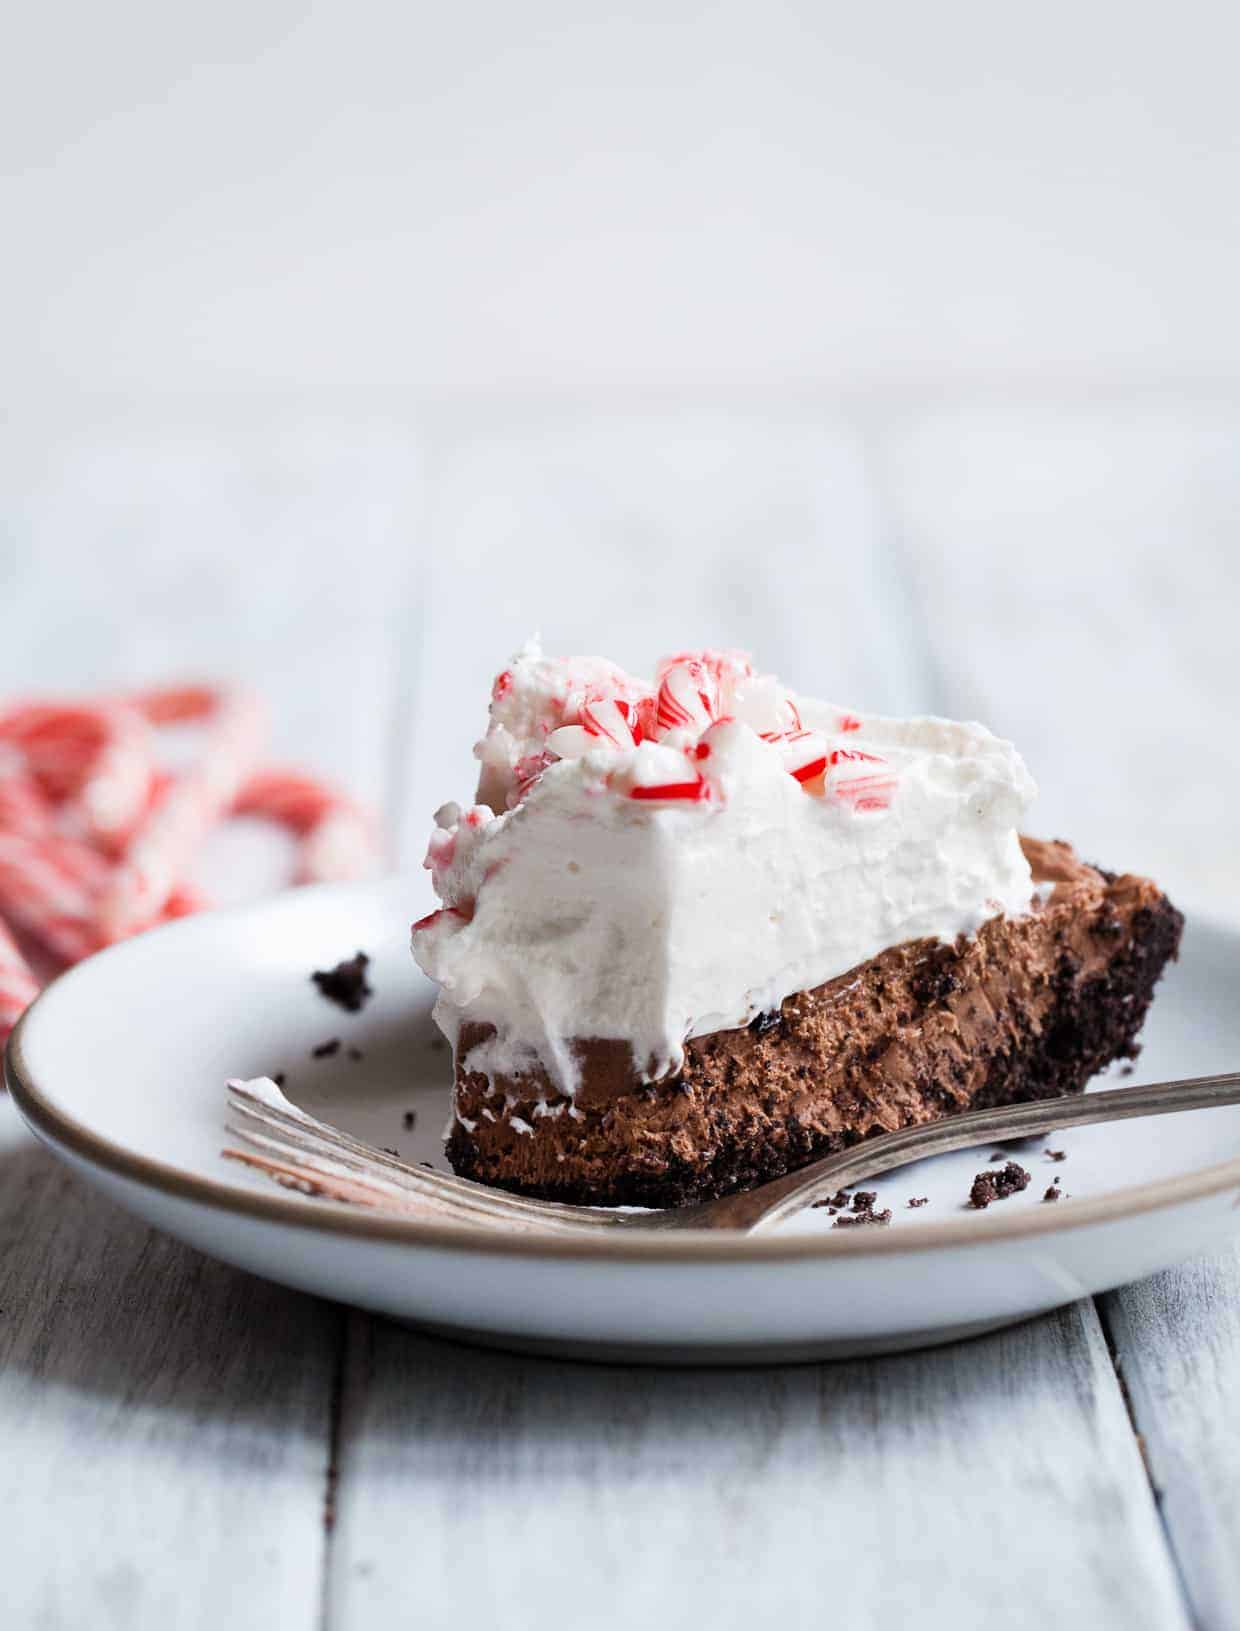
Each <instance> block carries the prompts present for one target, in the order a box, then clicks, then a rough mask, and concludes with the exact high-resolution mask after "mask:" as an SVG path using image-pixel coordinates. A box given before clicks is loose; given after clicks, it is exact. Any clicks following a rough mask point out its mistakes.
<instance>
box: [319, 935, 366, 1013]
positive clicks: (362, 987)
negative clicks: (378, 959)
mask: <svg viewBox="0 0 1240 1631" xmlns="http://www.w3.org/2000/svg"><path fill="white" fill-rule="evenodd" d="M369 963H370V958H369V957H367V955H366V953H365V952H364V951H359V952H358V954H357V956H356V957H346V958H345V960H344V962H342V963H337V964H336V966H335V968H329V969H316V970H315V971H314V973H313V974H312V975H311V976H310V978H311V979H312V980H313V981H314V983H315V985H317V986H318V988H319V990H320V991H321V992H322V993H323V995H324V996H325V997H326V998H327V1000H328V1002H334V1003H338V1004H339V1006H340V1007H341V1008H344V1009H347V1010H348V1012H349V1013H350V1014H356V1013H357V1012H358V1011H359V1009H362V1008H364V1007H365V1006H366V1002H367V999H368V998H370V997H373V996H374V992H373V991H372V990H371V988H370V986H369V985H368V984H367V981H366V969H367V966H368V964H369Z"/></svg>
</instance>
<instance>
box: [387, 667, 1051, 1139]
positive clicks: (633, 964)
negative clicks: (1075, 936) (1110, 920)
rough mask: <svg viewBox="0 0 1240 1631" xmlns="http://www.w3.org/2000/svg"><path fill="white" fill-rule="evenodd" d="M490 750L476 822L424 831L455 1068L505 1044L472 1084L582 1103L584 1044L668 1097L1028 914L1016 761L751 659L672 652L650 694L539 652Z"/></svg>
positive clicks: (1028, 785) (481, 750)
mask: <svg viewBox="0 0 1240 1631" xmlns="http://www.w3.org/2000/svg"><path fill="white" fill-rule="evenodd" d="M476 752H477V756H478V758H479V760H480V761H481V765H482V770H481V776H480V780H479V786H478V802H477V803H476V804H474V805H473V806H472V807H470V808H468V809H462V808H461V807H460V806H458V805H455V804H448V805H444V806H443V808H442V809H441V810H439V811H438V813H437V815H436V818H435V819H436V826H435V831H434V833H433V835H432V837H431V842H430V847H429V850H428V853H427V859H426V865H427V866H428V867H429V868H430V870H431V874H432V879H433V882H434V886H435V891H436V893H437V895H438V896H439V898H440V900H441V901H443V903H444V904H443V906H442V908H441V909H440V910H438V911H436V912H433V913H431V914H430V916H429V917H426V918H423V919H422V920H421V921H420V922H419V923H416V924H415V925H414V928H413V950H414V955H415V957H416V958H417V960H418V962H419V964H420V965H421V966H422V968H423V969H424V970H425V971H426V973H427V974H429V975H430V976H431V977H432V978H433V979H435V980H437V981H438V982H439V984H440V987H441V993H440V998H439V1002H438V1004H437V1007H436V1017H437V1019H438V1021H439V1023H440V1025H441V1027H442V1028H443V1030H444V1031H445V1033H446V1034H447V1036H448V1037H449V1039H450V1040H451V1041H452V1042H453V1045H454V1046H455V1044H456V1040H457V1037H458V1034H459V1029H460V1026H461V1024H462V1022H463V1021H466V1020H470V1021H478V1022H482V1023H485V1024H487V1025H490V1026H493V1027H494V1030H495V1034H494V1035H493V1036H492V1037H490V1038H489V1039H488V1040H487V1041H486V1042H484V1043H482V1044H481V1045H480V1046H478V1047H476V1048H475V1049H473V1050H472V1052H471V1053H470V1055H469V1056H468V1057H467V1059H466V1060H465V1061H464V1063H465V1065H466V1068H467V1069H470V1070H478V1071H482V1072H483V1073H485V1074H486V1075H488V1076H490V1077H492V1079H494V1078H495V1077H496V1076H504V1077H513V1076H518V1077H519V1076H522V1075H528V1074H530V1073H532V1072H534V1071H536V1070H538V1069H539V1067H541V1068H542V1069H543V1070H545V1071H546V1073H547V1074H548V1076H549V1077H550V1079H551V1081H552V1082H553V1083H554V1084H555V1086H556V1088H557V1089H558V1090H559V1091H560V1092H562V1093H563V1094H565V1095H567V1096H568V1097H569V1098H570V1099H571V1097H572V1096H573V1094H574V1092H575V1090H576V1087H577V1083H578V1064H577V1057H576V1050H575V1047H574V1042H575V1041H576V1040H580V1039H587V1038H605V1039H622V1040H626V1041H628V1042H629V1044H630V1046H631V1048H632V1052H633V1059H634V1066H635V1069H636V1070H637V1072H638V1073H639V1074H640V1075H641V1076H642V1077H643V1078H644V1079H646V1080H655V1079H658V1078H660V1077H662V1076H664V1075H666V1074H668V1073H669V1072H672V1071H675V1070H677V1069H678V1068H679V1067H680V1065H681V1063H682V1061H683V1056H684V1044H685V1042H686V1040H687V1039H688V1038H690V1037H693V1036H700V1035H705V1034H707V1033H709V1032H711V1031H717V1030H727V1029H731V1028H734V1027H737V1026H741V1025H745V1024H748V1023H749V1022H750V1021H751V1020H752V1019H754V1018H755V1017H756V1016H757V1015H759V1014H762V1013H766V1012H770V1011H771V1010H773V1009H775V1008H778V1006H779V1004H780V1003H781V1002H782V1001H783V1000H784V998H785V997H788V996H790V995H791V994H793V993H794V992H797V991H802V990H807V989H810V988H812V987H814V986H817V985H821V984H823V983H824V982H825V981H827V980H830V979H833V978H835V977H836V976H838V975H840V974H844V973H846V972H847V971H848V970H849V969H851V968H854V967H856V966H857V965H858V964H859V963H863V962H865V961H867V960H868V959H869V958H871V957H874V956H876V955H877V954H878V953H879V952H881V951H883V950H885V949H886V948H887V947H889V946H892V945H897V944H899V943H900V942H902V941H906V940H914V939H919V938H922V937H929V938H935V939H941V940H954V939H955V938H956V936H958V935H960V934H972V933H975V932H976V930H977V929H978V928H979V927H980V925H981V924H982V923H983V922H984V921H985V920H986V919H987V918H989V917H992V916H994V915H996V914H998V913H1007V914H1009V915H1018V914H1021V913H1024V912H1027V911H1028V910H1029V909H1030V906H1031V902H1032V897H1033V883H1032V879H1031V876H1030V871H1029V865H1028V863H1027V862H1026V860H1025V858H1024V856H1023V854H1022V853H1021V849H1020V845H1019V842H1018V840H1017V828H1018V825H1019V823H1020V820H1021V816H1022V813H1023V811H1024V809H1025V807H1026V805H1027V803H1028V801H1029V800H1030V799H1031V798H1032V797H1033V794H1034V786H1033V783H1032V781H1031V779H1030V777H1029V774H1028V772H1027V771H1026V769H1025V766H1024V764H1023V762H1022V760H1021V759H1020V757H1019V755H1018V754H1017V753H1016V751H1015V750H1014V749H1013V748H1012V747H1011V746H1010V744H1008V743H1006V742H1003V741H1000V740H999V739H998V738H997V737H995V736H992V735H991V733H990V732H989V731H987V730H985V729H984V728H983V727H982V726H980V725H966V724H955V723H953V722H951V721H948V720H943V719H934V718H922V719H908V720H896V719H883V718H877V717H872V716H866V715H859V714H855V713H851V712H849V711H847V710H845V709H843V708H838V707H835V706H834V705H833V704H830V703H826V702H818V701H814V700H813V699H811V698H808V697H800V696H794V695H793V694H792V693H790V692H789V691H787V690H786V689H785V688H784V687H783V686H782V685H781V684H780V683H779V681H778V680H776V679H775V678H774V677H773V676H771V675H760V674H756V673H755V672H754V670H753V667H752V665H751V663H750V661H749V659H748V658H747V657H746V656H745V655H744V654H743V653H739V652H732V651H724V652H697V653H681V654H680V655H678V656H676V657H673V658H669V659H668V660H667V661H666V662H665V663H663V664H662V665H661V666H660V670H659V673H658V675H657V677H656V681H655V683H653V684H651V683H647V682H645V681H642V680H640V679H635V678H634V677H632V676H631V675H628V674H626V673H624V672H623V670H621V669H619V668H617V667H616V666H615V665H614V664H612V663H609V662H605V661H604V660H603V659H601V658H597V657H580V658H566V659H553V658H547V657H544V656H543V654H542V652H541V651H540V650H539V648H538V646H537V645H536V644H534V643H530V644H529V645H527V646H526V647H525V648H524V649H523V650H522V651H521V652H520V653H518V655H517V656H516V657H515V658H514V659H513V661H512V663H511V665H510V666H509V667H508V668H507V669H505V670H504V672H503V673H502V674H501V675H500V676H499V678H498V679H497V680H496V682H495V687H494V690H493V693H492V701H491V717H490V724H489V727H488V730H487V733H486V736H485V737H484V738H483V740H482V741H481V742H479V744H478V746H477V749H476ZM561 1108H563V1107H562V1106H561Z"/></svg>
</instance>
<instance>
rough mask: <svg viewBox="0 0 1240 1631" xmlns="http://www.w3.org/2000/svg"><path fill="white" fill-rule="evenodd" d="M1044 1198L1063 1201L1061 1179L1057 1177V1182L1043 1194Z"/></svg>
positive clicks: (1045, 1199)
mask: <svg viewBox="0 0 1240 1631" xmlns="http://www.w3.org/2000/svg"><path fill="white" fill-rule="evenodd" d="M1042 1199H1043V1200H1044V1201H1061V1200H1062V1199H1063V1190H1062V1189H1060V1187H1059V1179H1058V1178H1056V1179H1055V1182H1054V1183H1053V1184H1052V1185H1051V1186H1050V1188H1049V1189H1048V1190H1047V1191H1046V1193H1045V1195H1043V1197H1042Z"/></svg>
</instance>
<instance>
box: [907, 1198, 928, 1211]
mask: <svg viewBox="0 0 1240 1631" xmlns="http://www.w3.org/2000/svg"><path fill="white" fill-rule="evenodd" d="M929 1199H930V1197H929V1195H913V1196H911V1197H910V1199H909V1203H908V1204H909V1205H910V1206H911V1207H912V1208H913V1209H914V1211H915V1210H916V1209H917V1208H918V1207H919V1206H925V1205H926V1203H927V1201H929Z"/></svg>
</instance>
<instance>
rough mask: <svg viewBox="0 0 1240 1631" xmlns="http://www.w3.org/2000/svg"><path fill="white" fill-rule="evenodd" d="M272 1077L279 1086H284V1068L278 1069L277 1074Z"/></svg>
mask: <svg viewBox="0 0 1240 1631" xmlns="http://www.w3.org/2000/svg"><path fill="white" fill-rule="evenodd" d="M271 1079H272V1081H273V1082H274V1083H275V1084H276V1086H277V1087H283V1086H284V1072H283V1071H282V1070H277V1071H276V1073H275V1075H274V1076H273V1077H272V1078H271Z"/></svg>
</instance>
